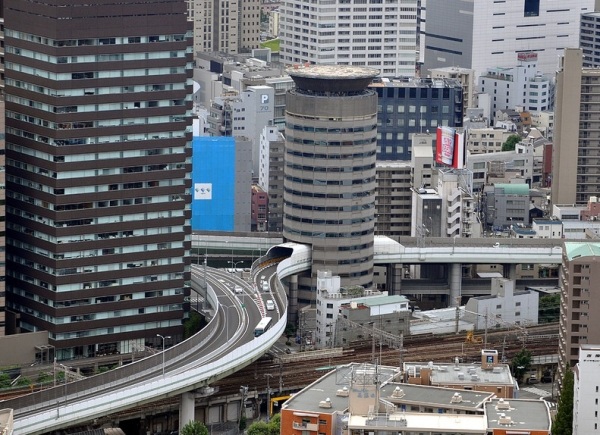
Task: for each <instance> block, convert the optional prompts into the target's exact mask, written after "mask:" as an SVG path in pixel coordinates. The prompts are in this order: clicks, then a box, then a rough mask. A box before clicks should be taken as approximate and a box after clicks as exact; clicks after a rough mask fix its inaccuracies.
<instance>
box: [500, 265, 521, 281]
mask: <svg viewBox="0 0 600 435" xmlns="http://www.w3.org/2000/svg"><path fill="white" fill-rule="evenodd" d="M502 276H503V277H504V278H508V279H517V265H516V264H511V263H509V264H503V265H502Z"/></svg>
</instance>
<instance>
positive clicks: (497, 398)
mask: <svg viewBox="0 0 600 435" xmlns="http://www.w3.org/2000/svg"><path fill="white" fill-rule="evenodd" d="M516 389H517V387H516V384H515V381H514V379H513V377H512V375H511V373H510V369H509V367H508V366H507V365H506V364H499V363H498V355H497V352H495V351H488V350H484V351H482V356H481V364H480V365H467V364H462V363H459V362H458V361H455V362H453V363H449V364H447V365H443V364H434V363H431V362H430V363H419V362H410V363H404V364H403V366H402V367H388V366H381V365H377V364H375V365H373V364H349V365H344V366H338V367H336V368H335V370H333V371H331V372H330V373H328V374H326V375H325V376H323V377H321V378H320V379H318V380H317V381H315V382H314V383H313V384H311V385H309V386H307V387H306V388H305V389H303V390H302V391H300V392H299V393H297V394H295V395H294V396H293V397H292V398H291V399H289V400H288V401H287V402H285V404H284V405H283V406H282V408H281V433H286V434H301V433H303V431H316V432H318V433H322V434H336V433H348V434H366V433H371V434H385V433H390V432H393V433H395V432H400V433H435V434H481V435H488V434H498V435H500V434H511V433H535V434H550V427H551V418H550V411H549V408H548V405H547V404H546V402H544V401H541V400H524V399H515V398H514V395H515V393H516Z"/></svg>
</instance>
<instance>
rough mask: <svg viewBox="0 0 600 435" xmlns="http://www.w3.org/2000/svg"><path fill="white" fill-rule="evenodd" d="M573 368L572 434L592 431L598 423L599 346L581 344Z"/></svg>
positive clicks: (599, 419) (580, 434)
mask: <svg viewBox="0 0 600 435" xmlns="http://www.w3.org/2000/svg"><path fill="white" fill-rule="evenodd" d="M575 367H576V368H575V370H573V374H574V379H573V381H574V383H573V435H587V434H591V433H594V432H595V431H596V430H597V428H598V426H599V424H600V417H598V409H597V405H596V403H597V402H598V401H599V400H600V391H598V386H599V385H600V377H599V374H600V346H599V345H597V344H591V343H590V344H581V345H580V346H579V361H578V362H577V365H576V366H575Z"/></svg>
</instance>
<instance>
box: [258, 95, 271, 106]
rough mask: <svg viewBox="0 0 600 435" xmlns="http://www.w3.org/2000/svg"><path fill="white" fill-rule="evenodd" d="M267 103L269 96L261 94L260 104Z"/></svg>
mask: <svg viewBox="0 0 600 435" xmlns="http://www.w3.org/2000/svg"><path fill="white" fill-rule="evenodd" d="M268 102H269V96H268V95H267V94H263V95H261V96H260V104H267V103H268Z"/></svg>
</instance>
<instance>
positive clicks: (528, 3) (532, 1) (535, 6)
mask: <svg viewBox="0 0 600 435" xmlns="http://www.w3.org/2000/svg"><path fill="white" fill-rule="evenodd" d="M523 15H524V16H526V17H538V16H539V15H540V0H525V9H524V14H523Z"/></svg>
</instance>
